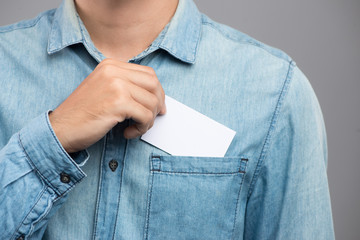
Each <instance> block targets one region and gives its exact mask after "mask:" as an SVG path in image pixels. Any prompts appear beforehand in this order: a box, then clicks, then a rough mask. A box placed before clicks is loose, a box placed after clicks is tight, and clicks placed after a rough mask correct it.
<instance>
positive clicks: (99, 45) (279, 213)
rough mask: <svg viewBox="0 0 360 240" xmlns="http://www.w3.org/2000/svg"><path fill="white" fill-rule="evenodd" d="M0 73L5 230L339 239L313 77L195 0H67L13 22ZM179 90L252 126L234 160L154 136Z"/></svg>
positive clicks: (3, 40) (234, 147) (195, 103)
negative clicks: (174, 149) (168, 145)
mask: <svg viewBox="0 0 360 240" xmlns="http://www.w3.org/2000/svg"><path fill="white" fill-rule="evenodd" d="M0 85H1V90H2V91H1V95H0V122H1V130H0V131H1V135H0V148H1V151H0V171H1V175H0V176H1V177H0V186H1V188H0V202H1V208H0V213H1V217H2V220H1V224H0V229H1V232H0V234H1V239H333V238H334V235H333V225H332V216H331V208H330V199H329V191H328V183H327V177H326V164H327V147H326V134H325V128H324V123H323V119H322V115H321V110H320V106H319V105H318V101H317V99H316V96H315V94H314V92H313V90H312V88H311V86H310V84H309V82H308V81H307V79H306V78H305V76H304V75H303V73H302V72H301V71H300V70H299V69H298V68H297V66H296V64H295V63H294V62H293V61H292V60H291V59H290V58H289V57H288V56H287V55H286V54H284V53H283V52H281V51H280V50H277V49H274V48H271V47H269V46H266V45H264V44H262V43H260V42H258V41H256V40H255V39H253V38H251V37H249V36H247V35H245V34H242V33H240V32H238V31H236V30H233V29H231V28H229V27H227V26H224V25H221V24H218V23H216V22H214V21H212V20H211V19H209V18H208V17H207V16H205V15H203V14H201V13H199V12H198V10H197V8H196V6H195V5H194V3H193V2H192V1H191V0H180V1H177V0H166V1H165V0H164V1H156V0H146V1H145V0H132V1H127V0H118V1H116V0H101V1H100V0H75V1H73V0H65V1H64V2H63V4H62V5H61V6H60V7H59V8H58V9H56V10H50V11H47V12H45V13H42V14H41V15H39V16H38V17H37V18H36V19H33V20H29V21H24V22H20V23H17V24H14V25H11V26H7V27H2V28H0ZM165 93H166V95H168V96H171V97H173V98H175V99H176V100H178V101H180V102H182V103H184V104H185V105H188V106H189V107H191V108H193V109H195V110H197V111H199V112H201V113H203V114H204V115H206V116H208V117H210V118H212V119H214V120H215V121H217V122H219V123H221V124H223V125H225V126H227V127H229V128H231V129H233V130H234V131H236V135H235V137H234V139H233V141H232V143H231V145H230V147H229V148H228V150H227V152H226V155H225V157H211V156H209V157H196V156H171V155H169V154H167V153H166V152H164V151H163V150H161V149H158V148H155V147H153V146H152V145H150V144H148V143H146V142H144V141H142V140H140V138H139V136H141V135H142V134H144V133H145V132H147V130H149V129H150V128H151V126H152V125H153V123H154V119H155V117H156V116H157V115H158V114H166V111H167V110H166V106H165V102H164V96H165ZM210 130H211V129H209V131H210ZM188 137H189V138H191V137H192V136H188ZM85 174H86V175H85ZM85 176H87V177H85Z"/></svg>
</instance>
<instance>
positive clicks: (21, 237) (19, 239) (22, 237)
mask: <svg viewBox="0 0 360 240" xmlns="http://www.w3.org/2000/svg"><path fill="white" fill-rule="evenodd" d="M24 239H25V236H24V235H21V236H20V237H18V238H17V239H16V240H24Z"/></svg>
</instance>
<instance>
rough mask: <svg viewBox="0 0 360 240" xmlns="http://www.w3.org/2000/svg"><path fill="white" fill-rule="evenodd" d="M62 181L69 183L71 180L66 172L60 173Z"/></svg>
mask: <svg viewBox="0 0 360 240" xmlns="http://www.w3.org/2000/svg"><path fill="white" fill-rule="evenodd" d="M60 181H61V182H62V183H69V182H70V176H69V175H68V174H66V173H60Z"/></svg>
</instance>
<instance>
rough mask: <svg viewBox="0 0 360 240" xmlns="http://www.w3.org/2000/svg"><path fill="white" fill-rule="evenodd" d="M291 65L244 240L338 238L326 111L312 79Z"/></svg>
mask: <svg viewBox="0 0 360 240" xmlns="http://www.w3.org/2000/svg"><path fill="white" fill-rule="evenodd" d="M291 65H293V66H290V71H289V76H288V79H287V80H288V81H287V82H285V85H284V89H286V92H285V93H284V95H283V96H281V97H280V98H279V104H278V106H277V110H275V114H274V118H273V119H274V120H273V123H272V125H271V127H270V130H269V135H268V139H269V141H268V142H267V143H265V147H264V150H263V151H264V152H263V156H262V157H261V158H262V159H261V160H260V161H259V166H260V167H259V173H258V175H257V177H256V178H255V179H254V180H253V186H252V192H251V193H250V195H249V199H248V204H247V208H246V216H245V231H244V239H334V230H333V220H332V213H331V205H330V195H329V188H328V180H327V174H326V168H327V143H326V132H325V125H324V121H323V116H322V113H321V109H320V106H319V103H318V100H317V98H316V96H315V93H314V91H313V89H312V87H311V85H310V83H309V81H308V80H307V79H306V77H305V76H304V75H303V73H302V72H301V71H300V70H299V69H298V68H297V67H296V66H295V64H291Z"/></svg>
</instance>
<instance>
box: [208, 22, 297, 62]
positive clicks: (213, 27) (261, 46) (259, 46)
mask: <svg viewBox="0 0 360 240" xmlns="http://www.w3.org/2000/svg"><path fill="white" fill-rule="evenodd" d="M202 24H203V25H207V26H209V27H211V28H212V29H214V30H215V31H217V32H219V33H220V34H221V35H222V36H224V37H225V38H227V39H228V40H231V41H234V42H236V43H239V44H247V45H251V46H254V47H258V48H260V49H262V50H264V51H266V52H267V53H269V54H270V55H271V56H274V57H276V58H277V59H282V60H284V61H286V62H287V63H291V62H292V60H291V58H290V57H289V59H286V58H284V57H281V56H278V55H276V54H274V53H273V52H271V51H270V50H269V49H267V48H266V47H264V46H263V45H262V44H261V43H259V42H257V41H256V40H240V39H237V38H235V37H233V36H231V35H230V34H228V33H226V32H225V31H223V30H222V29H221V28H218V27H217V26H216V25H215V24H214V23H212V22H208V21H205V20H204V18H203V20H202Z"/></svg>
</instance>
